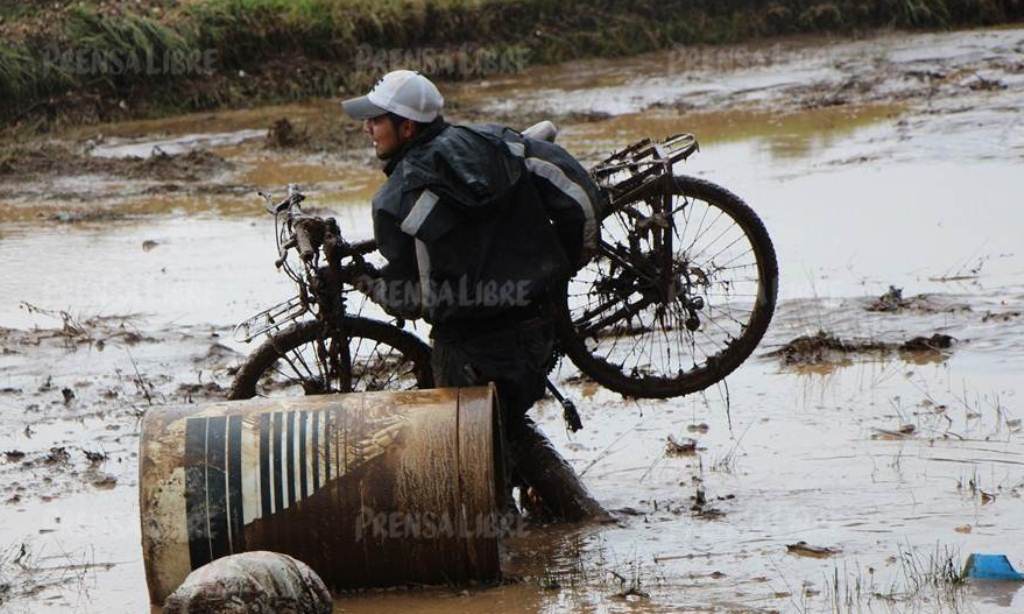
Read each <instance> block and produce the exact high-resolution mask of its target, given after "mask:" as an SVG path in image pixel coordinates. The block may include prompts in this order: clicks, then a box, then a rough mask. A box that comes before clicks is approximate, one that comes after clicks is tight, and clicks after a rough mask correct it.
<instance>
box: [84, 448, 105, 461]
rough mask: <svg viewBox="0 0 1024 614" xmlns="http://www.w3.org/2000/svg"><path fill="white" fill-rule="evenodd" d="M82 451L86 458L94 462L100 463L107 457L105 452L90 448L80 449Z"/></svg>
mask: <svg viewBox="0 0 1024 614" xmlns="http://www.w3.org/2000/svg"><path fill="white" fill-rule="evenodd" d="M82 452H83V453H84V454H85V458H86V460H88V461H89V462H90V463H94V464H95V463H102V462H103V461H105V460H107V458H109V457H108V456H107V454H106V452H92V451H90V450H82Z"/></svg>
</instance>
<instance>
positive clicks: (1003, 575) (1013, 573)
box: [963, 553, 1024, 582]
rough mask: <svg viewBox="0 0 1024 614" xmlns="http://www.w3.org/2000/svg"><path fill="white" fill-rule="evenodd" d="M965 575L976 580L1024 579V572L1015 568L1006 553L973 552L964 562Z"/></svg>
mask: <svg viewBox="0 0 1024 614" xmlns="http://www.w3.org/2000/svg"><path fill="white" fill-rule="evenodd" d="M963 576H964V577H966V578H973V579H975V580H1011V581H1018V582H1019V581H1022V580H1024V574H1021V573H1020V572H1018V571H1017V570H1016V569H1014V568H1013V565H1012V564H1011V563H1010V559H1008V558H1007V557H1006V555H1005V554H977V553H975V554H972V555H971V556H969V557H967V563H966V564H964V571H963Z"/></svg>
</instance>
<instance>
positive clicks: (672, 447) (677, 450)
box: [665, 435, 697, 456]
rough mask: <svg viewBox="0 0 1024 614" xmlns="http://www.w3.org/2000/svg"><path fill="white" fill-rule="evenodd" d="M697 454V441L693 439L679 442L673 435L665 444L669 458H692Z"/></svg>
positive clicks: (686, 438)
mask: <svg viewBox="0 0 1024 614" xmlns="http://www.w3.org/2000/svg"><path fill="white" fill-rule="evenodd" d="M696 452H697V440H696V439H693V438H692V437H684V438H683V439H682V441H677V440H676V438H675V437H673V436H672V435H669V436H668V441H667V442H666V443H665V453H666V454H668V455H669V456H690V455H692V454H694V453H696Z"/></svg>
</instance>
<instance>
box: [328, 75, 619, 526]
mask: <svg viewBox="0 0 1024 614" xmlns="http://www.w3.org/2000/svg"><path fill="white" fill-rule="evenodd" d="M443 105H444V99H443V98H442V96H441V94H440V92H439V91H438V89H437V87H436V86H435V85H434V84H433V83H431V82H430V80H429V79H427V78H426V77H424V76H422V75H420V74H418V73H415V72H412V71H407V70H399V71H394V72H391V73H388V74H387V75H385V76H384V77H383V78H382V79H381V80H380V81H378V82H377V84H376V85H375V86H374V88H373V89H372V90H371V91H370V92H369V93H368V94H367V95H366V96H362V97H359V98H354V99H351V100H347V101H345V102H344V103H343V106H344V109H345V112H346V113H347V114H348V115H349V116H351V117H353V118H354V119H358V120H363V121H364V128H365V130H366V133H367V134H368V135H369V136H370V138H371V139H372V141H373V147H374V149H375V151H376V154H377V156H378V157H379V158H380V159H381V160H384V161H385V167H384V173H385V174H386V175H387V177H388V178H387V181H386V182H385V184H384V185H383V186H382V187H381V188H380V190H379V191H378V192H377V194H376V195H375V196H374V198H373V225H374V235H375V238H376V242H377V246H378V249H379V250H380V252H381V253H382V254H383V255H384V257H385V258H386V259H387V265H386V266H384V267H383V268H382V269H381V270H380V271H379V272H377V271H373V272H370V274H369V275H362V276H360V277H359V278H358V279H357V283H360V284H361V285H362V286H363V287H364V289H366V290H368V294H370V295H371V296H372V297H373V298H374V300H375V301H376V302H378V303H380V304H381V305H382V306H383V307H384V308H385V309H386V310H387V311H388V312H389V313H392V314H393V315H397V316H402V317H407V318H413V317H422V318H424V319H426V320H427V321H428V322H429V323H430V324H431V327H432V328H431V338H432V340H433V356H432V364H433V371H434V378H435V383H436V385H438V386H474V385H480V384H484V383H486V382H494V383H495V384H496V386H497V391H498V397H499V402H500V405H501V413H502V422H503V428H504V431H505V435H506V443H507V447H508V448H509V453H510V454H509V456H510V461H511V465H512V467H513V468H512V471H513V476H514V477H513V479H514V480H518V481H519V483H520V485H521V486H524V487H525V486H529V487H531V488H533V489H534V490H535V491H536V492H537V493H539V495H540V498H541V499H542V500H543V501H544V504H545V507H546V508H547V511H548V512H550V513H552V514H554V515H555V516H558V517H561V518H563V519H567V520H579V519H583V518H586V517H592V516H595V515H599V514H602V513H603V512H602V511H601V510H600V507H599V506H598V505H597V503H596V502H594V501H593V499H591V498H590V497H589V495H587V493H586V491H585V489H584V488H583V486H582V484H581V483H580V482H579V480H578V478H577V477H576V476H575V474H574V473H573V472H572V469H571V468H570V467H569V466H568V464H567V463H566V462H565V461H564V460H563V459H562V458H561V456H560V455H559V454H558V453H557V452H556V451H555V450H554V448H553V447H552V446H551V444H550V442H548V440H547V439H546V438H545V437H544V436H543V435H542V434H541V433H540V432H539V431H538V430H537V429H536V427H535V426H534V424H533V422H532V421H531V420H530V419H529V418H528V417H527V416H526V412H527V411H528V410H529V409H530V407H531V406H532V405H533V403H534V402H535V401H537V400H538V399H540V398H541V397H543V395H544V391H545V387H546V382H547V372H548V370H549V369H550V367H551V366H552V365H551V361H552V360H553V354H554V343H555V340H554V330H553V326H552V323H551V321H550V318H549V317H548V316H547V310H546V301H547V295H548V292H549V290H550V289H551V287H552V286H553V284H555V282H556V281H557V280H558V279H560V278H561V277H562V276H565V275H567V274H568V273H570V272H571V271H572V267H573V266H574V265H576V264H578V263H579V262H580V261H581V260H583V259H584V258H585V257H586V254H587V252H588V251H589V250H592V249H593V246H594V243H596V222H595V212H594V206H595V204H597V203H598V199H599V198H600V193H599V191H598V190H597V187H596V185H594V184H593V182H592V181H591V180H590V179H589V176H587V174H586V172H585V171H584V170H583V169H582V167H580V166H579V164H578V163H576V162H575V160H572V159H571V157H570V156H568V154H565V153H564V150H562V149H561V148H558V147H557V146H554V145H551V144H548V143H543V142H540V141H535V140H533V139H526V138H524V137H522V136H521V135H520V134H519V133H516V132H514V131H512V130H510V129H507V128H501V127H498V126H484V127H473V128H471V127H467V126H457V125H452V124H449V123H447V122H446V121H445V120H444V118H443V117H442V116H441V110H442V108H443ZM566 158H568V160H566Z"/></svg>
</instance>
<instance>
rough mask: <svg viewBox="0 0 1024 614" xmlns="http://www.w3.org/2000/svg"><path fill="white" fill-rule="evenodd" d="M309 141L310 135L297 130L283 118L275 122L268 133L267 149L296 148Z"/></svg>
mask: <svg viewBox="0 0 1024 614" xmlns="http://www.w3.org/2000/svg"><path fill="white" fill-rule="evenodd" d="M308 140H309V135H308V134H307V133H306V132H305V131H304V130H303V131H299V130H296V129H295V126H294V125H292V123H291V122H290V121H288V118H286V117H282V118H281V119H279V120H277V121H276V122H274V125H273V126H271V127H270V130H269V131H267V147H268V148H270V149H283V148H287V147H295V146H297V145H301V144H303V143H305V142H306V141H308Z"/></svg>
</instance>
